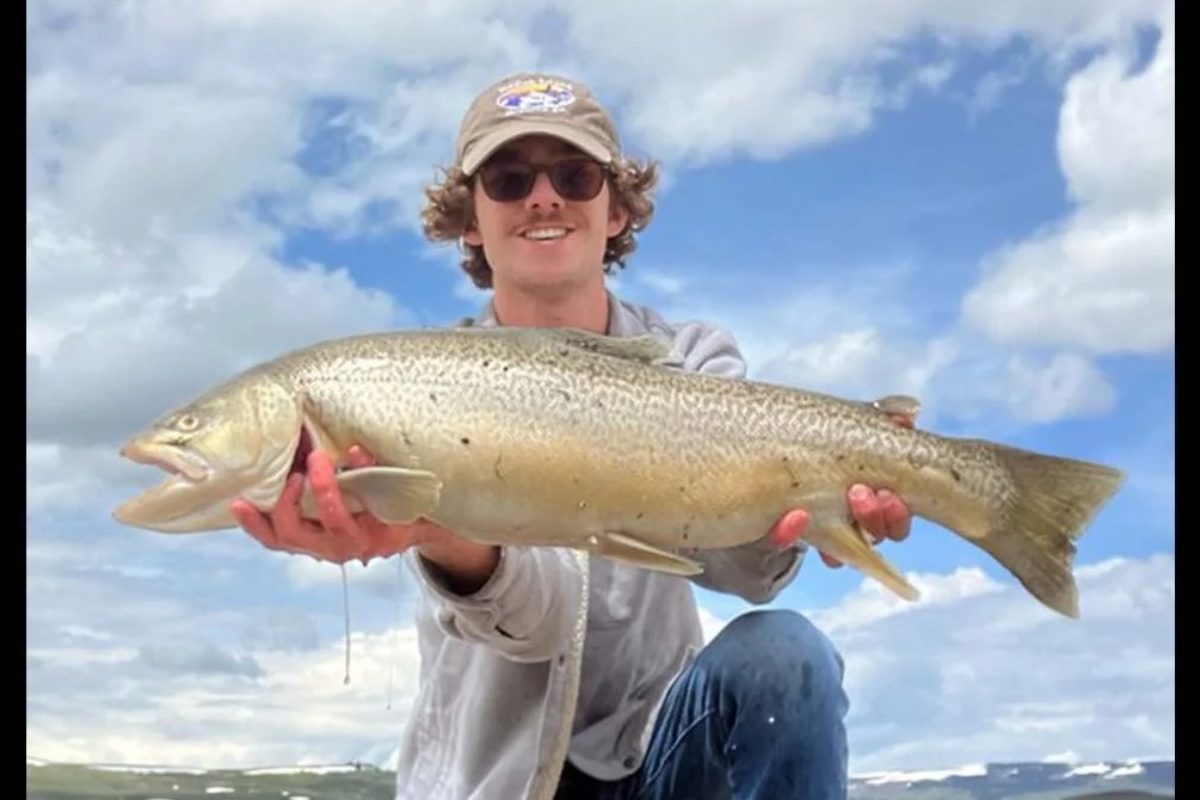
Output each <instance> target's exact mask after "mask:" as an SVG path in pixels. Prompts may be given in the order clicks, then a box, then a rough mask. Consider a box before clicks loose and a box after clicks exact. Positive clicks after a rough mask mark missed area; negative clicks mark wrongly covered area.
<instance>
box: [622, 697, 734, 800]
mask: <svg viewBox="0 0 1200 800" xmlns="http://www.w3.org/2000/svg"><path fill="white" fill-rule="evenodd" d="M715 713H716V711H715V710H713V709H711V708H710V709H709V710H707V711H705V712H704V713H703V714H701V715H700V716H698V717H696V719H694V720H692V723H691V724H690V725H688V726H687V727H686V728H684V729H683V731H682V732H681V733H680V734H679V736H677V737H675V741H674V742H672V743H671V746H670V747H669V748H667V752H666V753H664V754H663V756H662V758H660V759H659V762H660V763H659V765H658V768H657V769H655V770H654V772H652V773H650V774H648V775H647V776H646V777H645V780H644V781H643V783H642V788H641V790H640V791H638V793H637V794H636V795H635V796H634V800H638V798H641V797H643V796H645V793H646V791H647V789H649V787H650V784H651V783H653V782H654V780H655V779H656V778H657V777H658V776H659V775H660V774H661V773H662V771H663V770H665V769H666V768H667V762H668V761H670V760H671V756H672V755H673V754H674V753H675V751H676V750H678V749H679V748H680V746H681V745H682V744H683V740H684V739H686V738H687V737H688V735H689V734H690V733H691V732H692V731H694V730H695V729H696V726H698V725H699V724H700V723H702V722H704V721H705V720H707V719H708V718H709V717H711V716H712V715H713V714H715Z"/></svg>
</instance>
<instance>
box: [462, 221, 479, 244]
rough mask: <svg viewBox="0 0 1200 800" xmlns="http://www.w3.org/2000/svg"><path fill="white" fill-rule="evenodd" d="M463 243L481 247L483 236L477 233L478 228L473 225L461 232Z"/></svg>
mask: <svg viewBox="0 0 1200 800" xmlns="http://www.w3.org/2000/svg"><path fill="white" fill-rule="evenodd" d="M462 238H463V241H464V242H466V243H467V244H469V245H473V246H475V247H483V234H481V233H480V232H479V228H478V227H476V226H475V225H474V224H471V225H468V226H467V229H466V230H464V231H463V236H462Z"/></svg>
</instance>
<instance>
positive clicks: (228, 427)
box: [113, 378, 303, 533]
mask: <svg viewBox="0 0 1200 800" xmlns="http://www.w3.org/2000/svg"><path fill="white" fill-rule="evenodd" d="M302 428H303V414H302V411H301V402H300V400H299V398H298V397H297V396H296V395H295V393H294V392H291V391H289V390H288V389H287V388H286V387H284V386H282V385H280V384H277V383H275V382H273V381H271V380H269V379H262V378H259V379H251V378H245V379H242V380H238V381H233V382H231V383H229V384H227V385H225V386H222V387H219V388H218V389H215V390H213V391H212V392H210V393H208V394H206V395H205V396H203V397H201V398H199V399H198V400H196V401H194V402H192V403H189V404H187V405H184V406H182V407H179V408H177V409H175V410H173V411H170V412H168V413H166V414H164V415H163V416H161V417H160V418H159V419H157V420H155V421H154V422H153V423H151V424H150V425H149V426H148V427H147V428H145V429H144V430H142V431H140V432H138V433H136V434H135V435H133V436H131V437H130V438H128V439H127V440H126V441H125V443H124V444H123V445H122V446H121V449H120V454H121V456H123V457H124V458H127V459H129V460H130V461H134V462H137V463H140V464H148V465H151V466H155V467H158V468H159V469H161V470H163V471H165V472H167V473H168V475H167V477H166V479H165V480H163V481H162V482H161V483H159V484H158V485H156V486H154V487H152V488H150V489H147V490H146V491H144V492H142V493H141V494H139V495H137V496H136V497H133V498H130V499H129V500H127V501H125V502H124V503H122V504H121V505H120V506H118V507H117V509H116V510H115V511H114V512H113V517H114V518H115V519H116V520H117V521H118V522H121V523H124V524H126V525H131V526H134V527H139V528H147V529H150V530H156V531H160V532H163V533H195V532H199V531H212V530H219V529H222V528H231V527H236V526H237V524H238V523H237V521H236V519H235V517H234V516H233V514H232V512H231V511H230V504H231V503H232V502H233V501H234V500H235V499H237V498H238V497H246V499H249V500H251V502H253V503H255V505H257V506H259V507H260V508H263V507H269V506H270V505H273V504H274V501H275V499H276V498H277V497H278V496H279V493H280V492H281V491H282V490H283V486H284V484H285V483H286V481H287V478H288V475H289V474H290V473H291V471H292V466H293V459H294V458H295V456H296V451H297V448H298V447H299V445H300V441H301V438H302Z"/></svg>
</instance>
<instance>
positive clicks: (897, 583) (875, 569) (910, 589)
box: [804, 519, 921, 600]
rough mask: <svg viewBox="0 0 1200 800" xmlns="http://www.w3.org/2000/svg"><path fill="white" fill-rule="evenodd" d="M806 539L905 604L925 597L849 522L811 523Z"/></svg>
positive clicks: (860, 530) (859, 529)
mask: <svg viewBox="0 0 1200 800" xmlns="http://www.w3.org/2000/svg"><path fill="white" fill-rule="evenodd" d="M815 522H816V521H815V520H814V523H815ZM804 539H805V541H807V542H808V543H809V544H811V545H812V546H813V547H815V548H817V549H818V550H820V551H821V552H823V553H825V554H826V555H830V556H833V557H834V558H836V559H837V560H838V561H841V562H842V563H843V564H849V565H850V566H852V567H854V568H855V569H857V570H858V571H860V572H862V573H863V574H865V575H868V576H869V577H872V578H874V579H875V580H877V581H879V582H880V583H882V584H883V585H884V586H886V587H887V588H888V589H891V590H892V591H893V592H895V593H896V594H897V595H899V596H900V597H903V598H904V599H905V600H916V599H918V598H919V597H920V596H921V593H920V592H918V591H917V589H916V587H914V586H913V585H912V584H911V583H909V582H908V580H907V579H906V578H905V577H904V575H903V574H902V573H901V572H900V571H899V570H897V569H896V568H895V567H893V566H892V565H891V564H889V563H888V562H887V560H886V559H884V558H883V556H881V555H879V553H878V552H877V551H876V550H875V548H874V547H872V546H871V544H870V543H869V542H868V541H867V534H866V533H865V532H864V531H862V529H861V528H858V527H856V526H855V525H852V524H851V523H849V522H848V521H845V520H840V519H839V520H833V521H826V520H821V521H820V523H819V524H813V523H810V526H809V530H808V531H807V532H806V533H805V534H804Z"/></svg>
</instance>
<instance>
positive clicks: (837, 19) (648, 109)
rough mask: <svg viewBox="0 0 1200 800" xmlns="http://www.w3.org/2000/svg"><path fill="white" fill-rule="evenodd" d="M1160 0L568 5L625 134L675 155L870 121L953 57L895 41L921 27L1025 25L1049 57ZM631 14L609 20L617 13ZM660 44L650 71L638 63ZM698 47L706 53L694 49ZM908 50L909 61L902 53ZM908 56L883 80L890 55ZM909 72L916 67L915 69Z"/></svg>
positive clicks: (1117, 34)
mask: <svg viewBox="0 0 1200 800" xmlns="http://www.w3.org/2000/svg"><path fill="white" fill-rule="evenodd" d="M1160 6H1161V4H1160V3H1157V2H1136V1H1135V2H1119V3H1117V2H1114V3H1106V4H1104V6H1103V7H1101V8H1098V7H1097V6H1096V5H1095V4H1093V3H1087V2H1079V1H1074V0H1073V1H1071V2H1061V3H1056V4H1055V5H1054V6H1053V8H1052V9H1050V10H1047V8H1046V7H1045V6H1044V5H1040V4H1036V3H1030V2H1025V1H1024V0H1016V1H1015V2H1003V3H988V4H986V5H985V4H976V3H972V4H962V3H948V2H944V0H910V1H909V2H894V3H886V4H882V5H881V4H879V3H875V2H871V0H856V2H849V3H845V2H843V3H839V4H836V5H829V6H827V7H820V8H819V10H816V13H814V10H815V7H814V6H813V5H812V4H801V5H789V4H781V3H778V2H773V1H772V0H762V1H760V2H748V3H740V4H738V5H736V6H726V5H723V6H721V7H720V13H715V6H713V7H711V8H706V7H705V6H704V5H703V4H701V5H700V6H689V10H688V15H687V17H686V19H683V18H681V17H680V16H679V11H678V7H677V6H675V5H673V4H669V3H667V4H649V5H648V4H646V3H641V2H636V0H622V1H621V2H610V3H606V4H604V5H603V6H589V5H580V6H575V7H572V9H571V10H570V11H569V12H567V18H568V22H567V27H568V30H569V32H570V36H571V39H572V44H573V45H574V46H575V50H574V56H573V58H572V60H571V65H572V66H578V68H579V69H581V70H583V71H584V72H585V73H586V74H588V75H589V77H591V78H592V79H593V81H594V82H595V83H596V85H597V87H598V88H599V89H600V90H601V91H603V92H604V93H605V94H606V95H610V96H614V97H618V98H621V100H622V101H623V102H624V109H623V110H624V123H625V125H626V130H627V131H628V136H629V138H631V139H635V140H636V141H637V142H638V145H639V149H641V150H644V151H646V152H648V153H654V154H656V155H658V156H659V157H663V158H667V159H669V160H676V159H686V160H689V161H694V162H707V161H711V160H717V159H722V158H728V157H731V156H735V155H748V156H751V157H759V158H773V157H777V156H780V155H782V154H785V153H787V152H790V151H793V150H795V149H797V148H801V147H812V146H817V145H821V144H825V143H827V142H829V141H832V140H834V139H837V138H842V137H845V136H851V135H854V134H857V133H860V132H861V131H863V130H865V129H866V128H867V127H869V126H870V125H871V123H872V122H873V120H874V115H875V114H876V113H877V112H878V111H879V110H881V109H883V108H892V107H894V106H895V104H896V103H897V102H903V101H904V98H906V97H907V96H908V95H909V94H910V92H911V90H912V88H913V86H914V84H915V86H920V87H924V88H925V89H926V90H936V89H937V88H938V87H940V86H941V85H942V84H943V83H944V82H945V79H946V78H945V73H946V72H947V69H948V68H947V59H946V55H945V53H944V52H935V53H934V54H932V55H931V56H928V57H927V58H926V60H924V61H922V60H918V59H915V58H914V57H912V56H911V54H906V53H905V52H904V51H903V49H902V48H901V47H900V46H899V43H901V42H903V41H905V40H906V39H908V38H910V37H915V36H917V35H921V34H924V35H927V36H929V37H930V38H931V40H932V41H933V42H934V43H935V44H936V45H937V46H940V47H944V48H946V50H949V51H950V52H952V53H954V52H955V50H956V48H959V47H965V46H971V47H974V48H980V47H982V48H990V47H995V46H999V45H1001V44H1004V43H1006V42H1007V41H1009V40H1010V39H1011V37H1014V36H1026V37H1028V38H1029V39H1030V40H1031V42H1032V43H1033V44H1034V45H1035V47H1037V48H1038V49H1039V50H1041V51H1042V52H1044V53H1046V54H1047V55H1049V56H1050V57H1051V58H1052V59H1065V58H1066V57H1067V55H1068V54H1069V53H1075V52H1078V51H1079V50H1080V49H1081V48H1085V47H1089V46H1097V45H1103V44H1106V43H1111V42H1114V41H1120V40H1121V39H1122V38H1123V37H1125V36H1127V35H1128V31H1129V29H1130V27H1131V25H1132V24H1133V23H1134V22H1136V21H1138V20H1143V19H1145V18H1146V17H1147V16H1149V15H1150V14H1151V13H1153V11H1154V10H1155V9H1156V8H1158V7H1160ZM621 18H625V19H636V20H637V24H636V25H633V26H629V25H612V24H610V22H611V20H612V19H621ZM647 52H653V53H654V54H655V59H654V64H653V68H652V69H647V68H646V67H645V65H644V64H643V63H642V62H641V61H639V60H638V59H640V57H641V54H643V53H647ZM701 54H702V55H701ZM906 56H907V57H908V58H909V59H911V60H907V61H906V60H903V59H904V58H905V57H906ZM897 65H902V66H903V67H905V68H902V69H897V70H895V72H896V73H898V77H897V78H895V79H894V81H895V82H894V83H893V84H889V83H888V80H887V78H886V77H885V72H884V68H885V67H896V66H897ZM912 76H915V80H914V78H913V77H912Z"/></svg>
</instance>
